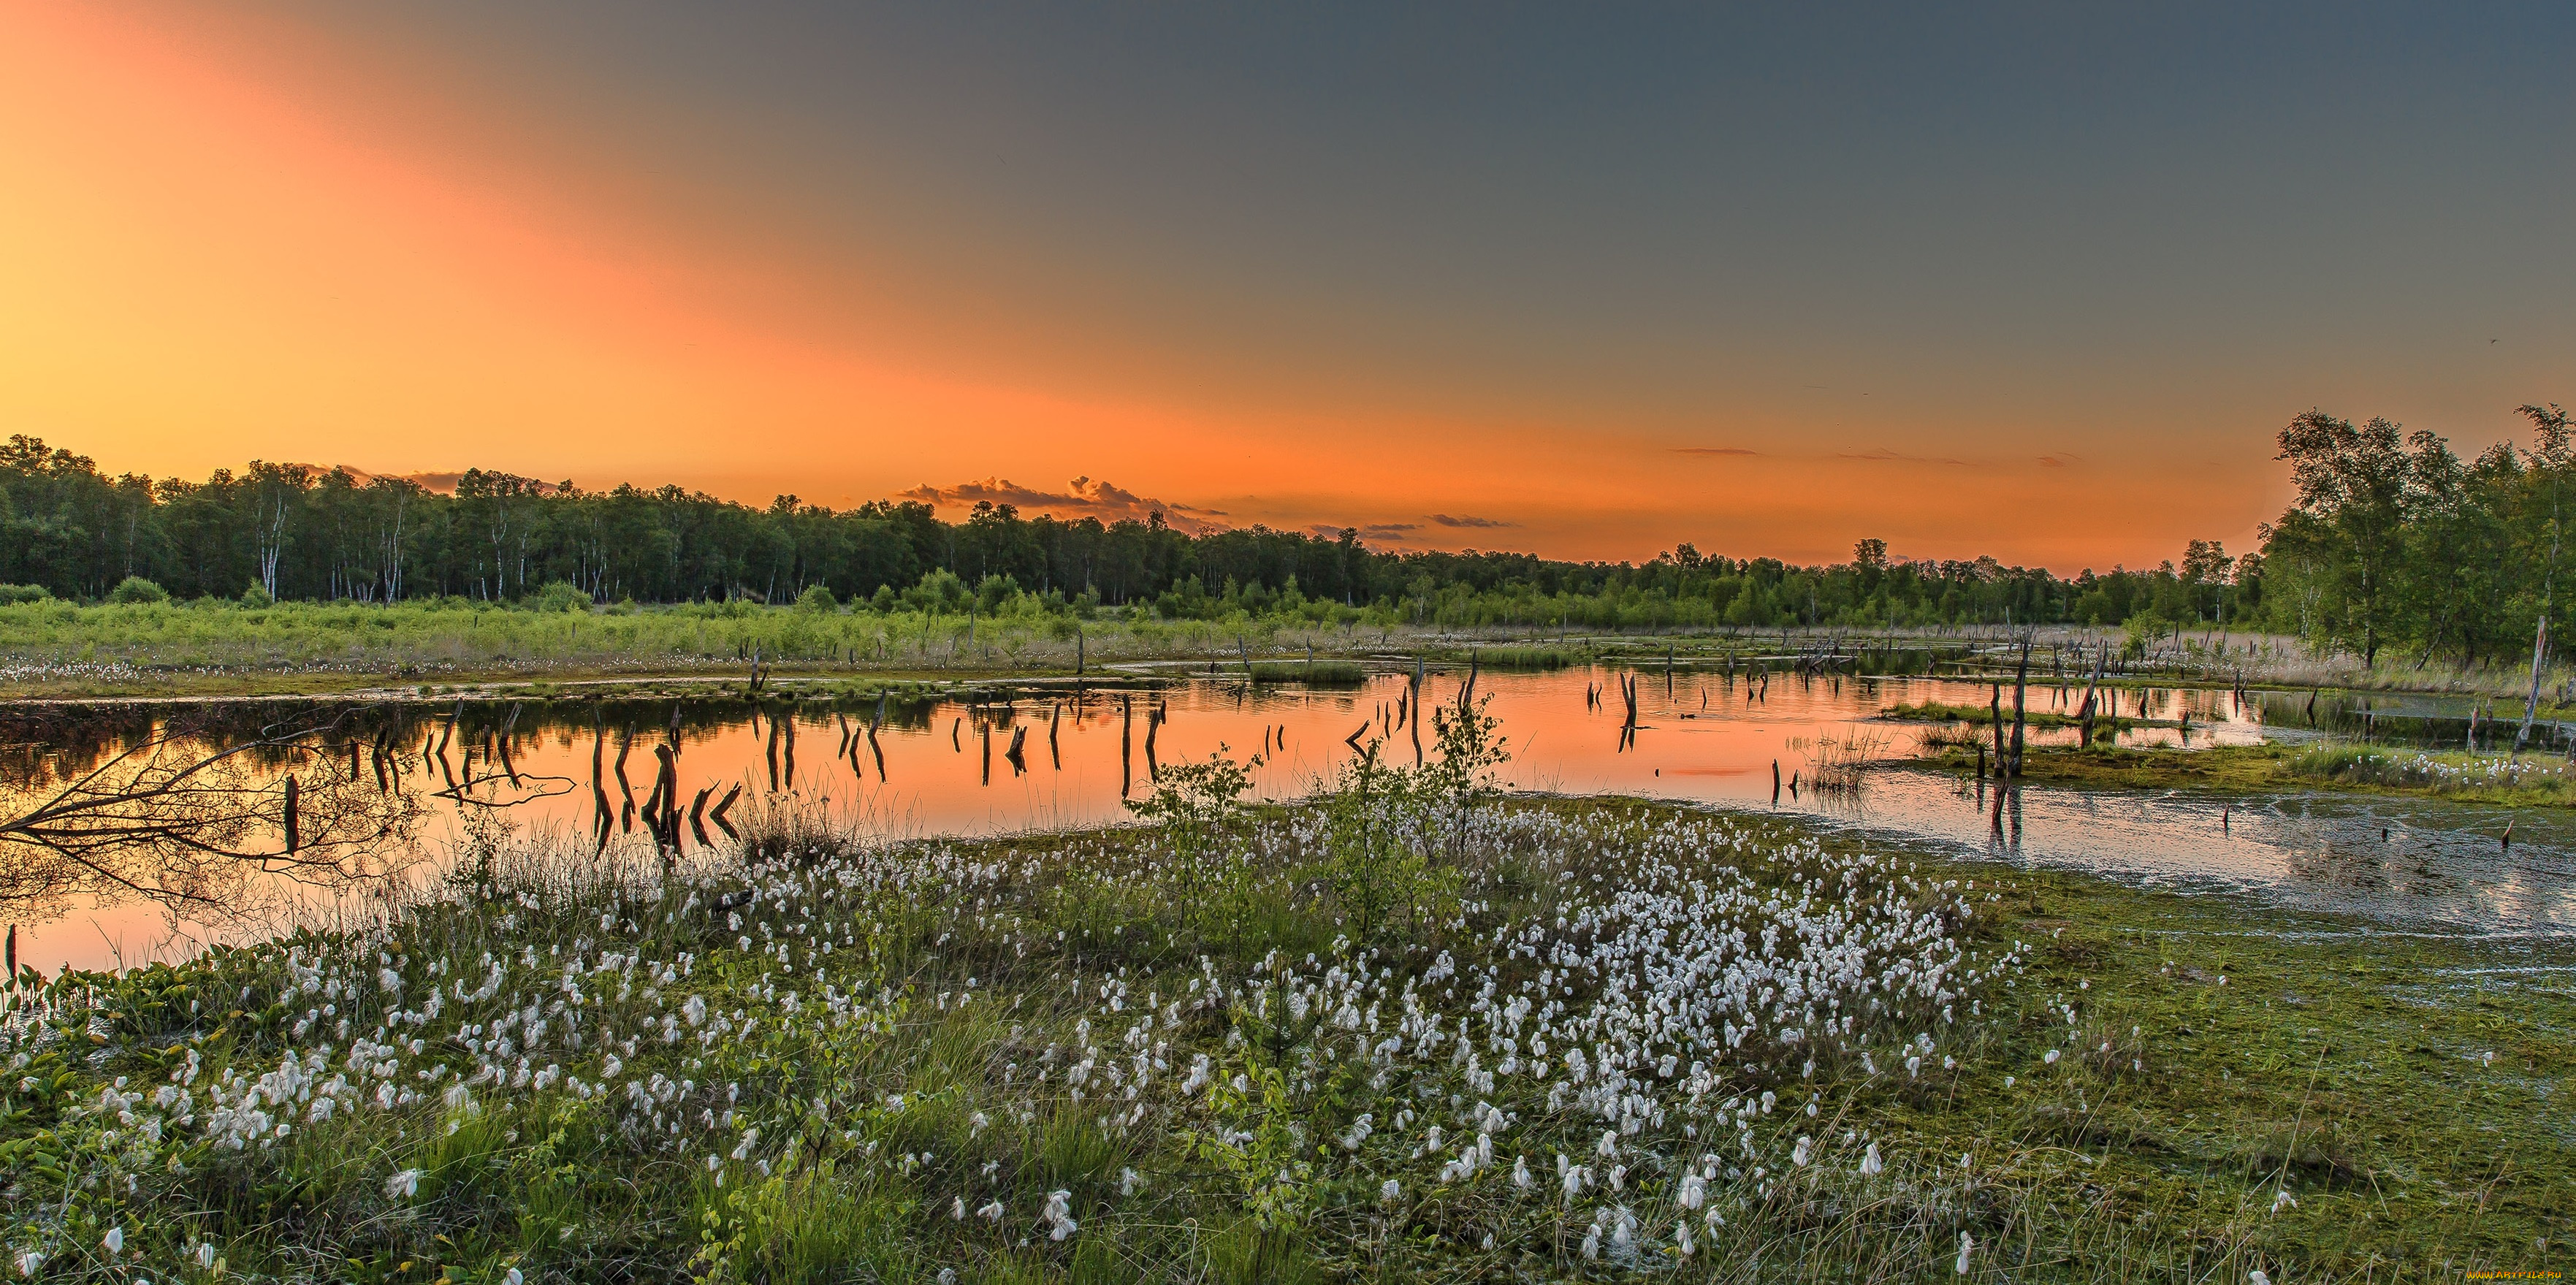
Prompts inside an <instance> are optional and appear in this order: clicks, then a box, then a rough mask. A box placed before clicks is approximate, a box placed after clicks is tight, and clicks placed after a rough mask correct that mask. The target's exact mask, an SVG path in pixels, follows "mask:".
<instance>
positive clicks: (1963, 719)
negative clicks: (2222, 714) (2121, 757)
mask: <svg viewBox="0 0 2576 1285" xmlns="http://www.w3.org/2000/svg"><path fill="white" fill-rule="evenodd" d="M1878 716H1879V717H1880V718H1884V719H1892V720H1895V721H1898V722H1908V723H1970V724H1980V725H1983V726H1986V727H1992V726H1994V724H1995V712H1994V711H1993V710H1992V709H1990V708H1988V707H1986V706H1983V705H1949V704H1944V703H1942V702H1940V701H1924V702H1922V703H1921V704H1914V705H1908V704H1896V705H1890V706H1888V707H1886V708H1884V709H1882V710H1880V711H1878ZM2012 716H2013V712H2012V711H2011V710H2009V709H2007V710H2005V711H2004V712H2003V721H2005V722H2007V723H2009V722H2011V721H2012ZM2022 721H2023V723H2024V724H2025V725H2027V726H2030V727H2074V726H2076V725H2077V724H2078V723H2080V722H2081V721H2082V720H2080V719H2078V718H2076V717H2075V716H2074V715H2072V714H2061V713H2058V712H2056V711H2054V710H2036V709H2034V710H2030V711H2028V712H2027V713H2025V714H2024V715H2023V716H2022ZM2180 726H2182V724H2181V723H2180V722H2179V721H2176V720H2174V719H2155V718H2114V717H2112V716H2111V715H2108V714H2096V715H2094V716H2093V733H2094V735H2096V736H2105V735H2109V734H2110V733H2111V732H2114V731H2117V730H2120V729H2124V728H2131V727H2180Z"/></svg>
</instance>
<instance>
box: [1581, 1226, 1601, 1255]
mask: <svg viewBox="0 0 2576 1285" xmlns="http://www.w3.org/2000/svg"><path fill="white" fill-rule="evenodd" d="M1583 1256H1584V1257H1585V1258H1599V1257H1600V1256H1601V1224H1599V1223H1594V1224H1592V1229H1591V1230H1590V1231H1587V1232H1585V1233H1583Z"/></svg>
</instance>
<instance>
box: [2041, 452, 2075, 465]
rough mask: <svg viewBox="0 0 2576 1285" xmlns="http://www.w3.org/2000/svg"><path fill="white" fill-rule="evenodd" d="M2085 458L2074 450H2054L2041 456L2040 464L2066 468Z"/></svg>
mask: <svg viewBox="0 0 2576 1285" xmlns="http://www.w3.org/2000/svg"><path fill="white" fill-rule="evenodd" d="M2083 458H2084V457H2083V456H2081V455H2078V454H2076V453H2075V452H2073V451H2053V452H2051V453H2049V454H2046V455H2042V456H2040V457H2039V466H2040V467H2041V468H2064V467H2066V466H2067V465H2069V464H2073V463H2075V462H2076V461H2078V460H2081V459H2083Z"/></svg>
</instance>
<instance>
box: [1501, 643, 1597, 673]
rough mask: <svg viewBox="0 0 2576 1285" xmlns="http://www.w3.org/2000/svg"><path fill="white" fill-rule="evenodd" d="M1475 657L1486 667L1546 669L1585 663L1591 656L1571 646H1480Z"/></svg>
mask: <svg viewBox="0 0 2576 1285" xmlns="http://www.w3.org/2000/svg"><path fill="white" fill-rule="evenodd" d="M1475 659H1476V663H1477V664H1478V665H1480V666H1483V667H1484V668H1486V669H1513V670H1546V669H1564V668H1566V667H1568V666H1571V665H1581V664H1585V663H1587V662H1588V661H1590V659H1591V657H1590V655H1589V654H1588V653H1585V652H1582V651H1578V650H1576V649H1574V648H1571V647H1480V648H1478V649H1477V650H1476V653H1475Z"/></svg>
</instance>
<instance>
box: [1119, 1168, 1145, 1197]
mask: <svg viewBox="0 0 2576 1285" xmlns="http://www.w3.org/2000/svg"><path fill="white" fill-rule="evenodd" d="M1144 1185H1145V1175H1143V1174H1140V1173H1138V1172H1136V1171H1135V1170H1133V1169H1120V1170H1119V1171H1118V1194H1119V1195H1122V1196H1132V1195H1135V1194H1136V1193H1137V1191H1138V1190H1140V1189H1142V1188H1143V1187H1144Z"/></svg>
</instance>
